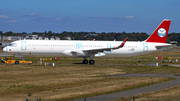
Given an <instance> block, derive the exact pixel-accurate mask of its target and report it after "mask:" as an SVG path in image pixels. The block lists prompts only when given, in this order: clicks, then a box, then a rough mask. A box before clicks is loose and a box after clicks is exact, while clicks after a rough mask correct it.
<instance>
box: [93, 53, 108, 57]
mask: <svg viewBox="0 0 180 101" xmlns="http://www.w3.org/2000/svg"><path fill="white" fill-rule="evenodd" d="M105 55H106V54H104V53H100V52H99V53H97V54H95V57H101V56H105Z"/></svg>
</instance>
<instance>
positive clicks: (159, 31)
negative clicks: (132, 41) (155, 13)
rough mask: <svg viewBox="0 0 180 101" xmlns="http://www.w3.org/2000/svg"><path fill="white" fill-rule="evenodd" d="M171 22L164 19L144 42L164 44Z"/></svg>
mask: <svg viewBox="0 0 180 101" xmlns="http://www.w3.org/2000/svg"><path fill="white" fill-rule="evenodd" d="M170 23H171V20H167V19H164V20H163V21H162V22H161V24H160V25H159V26H158V27H157V28H156V30H155V31H154V32H153V33H152V34H151V36H149V37H148V38H147V39H146V40H145V42H157V43H166V39H167V36H168V31H169V27H170Z"/></svg>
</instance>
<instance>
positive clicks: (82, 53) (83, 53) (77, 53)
mask: <svg viewBox="0 0 180 101" xmlns="http://www.w3.org/2000/svg"><path fill="white" fill-rule="evenodd" d="M127 39H128V38H126V39H125V40H124V41H123V42H122V43H121V44H120V45H119V46H117V47H111V48H98V49H83V50H66V51H64V52H63V54H65V55H70V56H89V55H92V54H97V53H98V52H103V51H111V50H114V49H119V48H122V47H123V46H124V45H125V43H126V41H127ZM101 54H103V55H105V54H104V53H101Z"/></svg>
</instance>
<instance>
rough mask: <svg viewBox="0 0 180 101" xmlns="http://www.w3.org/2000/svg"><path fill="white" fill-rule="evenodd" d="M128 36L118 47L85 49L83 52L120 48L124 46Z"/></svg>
mask: <svg viewBox="0 0 180 101" xmlns="http://www.w3.org/2000/svg"><path fill="white" fill-rule="evenodd" d="M127 39H128V38H126V39H125V40H124V41H123V42H122V43H121V44H120V45H119V46H117V47H112V48H99V49H87V50H86V49H85V50H82V51H83V52H103V51H111V50H113V49H119V48H122V47H124V45H125V43H126V41H127Z"/></svg>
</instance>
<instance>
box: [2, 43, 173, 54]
mask: <svg viewBox="0 0 180 101" xmlns="http://www.w3.org/2000/svg"><path fill="white" fill-rule="evenodd" d="M121 43H122V41H77V40H76V41H75V40H19V41H14V42H12V43H11V45H10V46H7V47H5V48H4V49H3V51H5V52H6V53H8V54H11V55H22V56H31V55H33V56H35V55H38V56H66V55H68V56H71V55H70V54H69V53H67V54H65V52H66V51H82V50H91V49H101V48H112V47H117V46H119V45H120V44H121ZM168 45H171V44H167V43H153V42H144V41H143V42H135V41H127V42H126V44H125V45H124V47H122V48H119V49H114V50H111V51H103V52H101V53H103V54H99V55H98V54H97V55H96V56H97V57H98V56H108V57H128V56H137V55H143V54H147V53H150V52H154V51H156V50H157V48H156V46H168ZM98 53H99V52H98ZM96 56H93V57H96ZM76 57H79V56H76Z"/></svg>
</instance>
